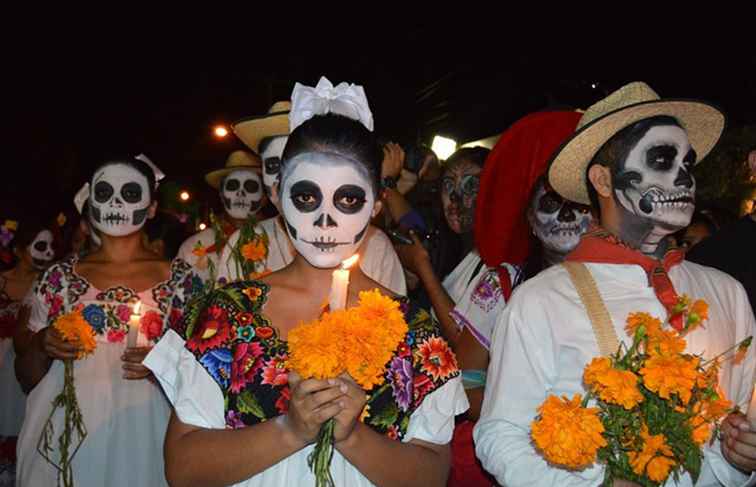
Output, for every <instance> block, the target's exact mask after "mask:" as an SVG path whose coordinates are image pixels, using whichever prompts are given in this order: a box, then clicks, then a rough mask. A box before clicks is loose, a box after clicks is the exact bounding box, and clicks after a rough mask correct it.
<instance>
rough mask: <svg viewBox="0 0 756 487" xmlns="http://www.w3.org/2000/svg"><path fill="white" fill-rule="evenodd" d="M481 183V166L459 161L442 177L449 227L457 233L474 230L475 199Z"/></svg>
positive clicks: (443, 197)
mask: <svg viewBox="0 0 756 487" xmlns="http://www.w3.org/2000/svg"><path fill="white" fill-rule="evenodd" d="M479 185H480V167H478V166H477V165H475V164H473V163H472V162H470V161H466V160H462V161H459V162H457V163H455V164H453V165H451V166H450V167H448V168H447V169H446V171H444V175H443V176H442V177H441V202H442V204H443V207H444V216H445V217H446V223H447V224H448V225H449V228H450V229H451V230H452V231H453V232H455V233H460V234H461V233H467V232H470V231H472V225H473V216H474V215H475V200H476V198H477V196H478V187H479Z"/></svg>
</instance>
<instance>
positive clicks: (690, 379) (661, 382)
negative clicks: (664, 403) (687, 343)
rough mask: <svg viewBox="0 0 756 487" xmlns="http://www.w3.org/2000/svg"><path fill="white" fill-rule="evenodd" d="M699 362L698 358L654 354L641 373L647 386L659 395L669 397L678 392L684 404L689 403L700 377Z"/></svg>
mask: <svg viewBox="0 0 756 487" xmlns="http://www.w3.org/2000/svg"><path fill="white" fill-rule="evenodd" d="M698 362H699V359H698V358H686V357H683V356H680V355H674V356H667V355H652V356H651V358H649V359H648V360H646V362H645V363H644V365H643V367H642V368H641V370H640V374H641V375H642V376H643V383H644V384H645V386H646V387H647V388H648V389H649V390H650V391H652V392H655V393H657V394H658V395H659V397H662V398H664V399H669V398H670V397H671V394H677V395H678V396H679V397H680V400H681V401H682V403H683V404H688V401H690V397H691V395H692V389H693V386H694V385H695V384H696V381H697V379H698V370H697V368H698Z"/></svg>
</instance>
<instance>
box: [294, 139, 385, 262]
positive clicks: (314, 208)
mask: <svg viewBox="0 0 756 487" xmlns="http://www.w3.org/2000/svg"><path fill="white" fill-rule="evenodd" d="M281 187H282V190H281V211H282V213H283V216H284V220H285V221H286V229H287V231H288V233H289V237H290V238H291V241H292V243H293V244H294V247H295V248H296V249H297V251H298V252H299V253H300V254H301V255H302V256H303V257H304V258H305V259H307V261H308V262H309V263H310V264H312V265H313V266H315V267H320V268H331V267H336V266H338V265H339V264H341V262H342V261H344V260H346V259H348V258H349V257H351V256H352V255H354V254H355V253H356V252H357V249H358V248H359V247H360V245H361V244H362V241H363V240H364V239H365V234H366V233H367V228H368V224H369V223H370V218H371V217H372V213H373V208H374V206H375V195H374V194H373V189H372V186H371V184H370V177H369V175H368V173H367V170H366V169H365V168H364V167H363V166H362V165H361V164H360V163H358V162H355V161H352V160H349V159H346V158H343V157H341V156H339V155H336V154H324V153H312V152H311V153H305V154H300V155H298V156H296V157H294V158H293V159H292V160H290V161H288V162H287V163H286V168H285V171H284V172H283V173H282V174H281Z"/></svg>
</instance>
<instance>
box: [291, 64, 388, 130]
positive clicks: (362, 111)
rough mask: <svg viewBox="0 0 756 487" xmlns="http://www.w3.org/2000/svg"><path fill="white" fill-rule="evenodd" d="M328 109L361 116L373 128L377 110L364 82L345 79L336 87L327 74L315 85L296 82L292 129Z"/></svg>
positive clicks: (364, 123) (362, 121)
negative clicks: (370, 104) (369, 101)
mask: <svg viewBox="0 0 756 487" xmlns="http://www.w3.org/2000/svg"><path fill="white" fill-rule="evenodd" d="M327 113H337V114H339V115H343V116H345V117H349V118H351V119H353V120H357V121H358V122H360V123H361V124H362V125H364V126H365V127H366V128H367V129H368V130H370V131H371V132H372V131H373V114H372V113H371V112H370V106H368V101H367V96H365V90H364V89H363V88H362V86H358V85H355V84H348V83H346V82H341V83H339V84H338V85H336V86H335V87H334V86H333V84H332V83H331V82H330V81H328V79H327V78H326V77H325V76H322V77H321V78H320V81H318V84H317V86H315V87H314V88H313V87H311V86H304V85H303V84H300V83H296V84H295V85H294V91H292V92H291V111H290V112H289V129H290V130H291V131H294V129H295V128H297V127H299V126H300V125H302V124H303V123H304V122H305V121H307V120H309V119H311V118H312V117H314V116H315V115H325V114H327Z"/></svg>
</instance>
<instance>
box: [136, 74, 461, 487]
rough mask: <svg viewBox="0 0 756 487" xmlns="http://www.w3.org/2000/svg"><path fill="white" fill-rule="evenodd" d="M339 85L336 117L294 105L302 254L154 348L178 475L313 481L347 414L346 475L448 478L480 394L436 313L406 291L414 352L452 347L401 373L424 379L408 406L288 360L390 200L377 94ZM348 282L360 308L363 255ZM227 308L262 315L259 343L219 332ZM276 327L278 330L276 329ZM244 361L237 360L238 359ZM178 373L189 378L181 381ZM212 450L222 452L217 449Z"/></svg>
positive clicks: (284, 181)
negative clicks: (318, 449) (463, 415)
mask: <svg viewBox="0 0 756 487" xmlns="http://www.w3.org/2000/svg"><path fill="white" fill-rule="evenodd" d="M326 81H327V80H326ZM328 84H329V85H330V83H328ZM297 86H299V85H297ZM319 86H320V84H319ZM294 94H295V95H296V94H297V88H296V87H295V91H294ZM327 94H329V95H330V96H328V97H325V96H324V99H325V100H327V101H326V102H324V103H323V105H325V106H324V107H321V109H320V110H319V111H317V112H316V113H321V112H325V113H326V114H325V115H313V114H312V113H310V114H309V117H312V118H309V117H308V116H301V115H299V116H297V117H292V125H293V126H294V127H295V128H294V130H293V131H292V133H291V136H290V138H289V141H288V143H287V146H286V149H285V151H284V157H283V165H282V171H281V179H280V186H281V191H280V195H281V202H280V208H281V212H282V216H283V219H284V222H285V224H286V229H287V232H288V233H289V236H290V237H291V241H292V244H293V245H294V247H295V249H296V254H295V257H294V260H293V261H292V263H291V264H289V265H288V266H287V267H285V268H284V269H282V270H279V271H277V272H274V273H272V274H269V275H268V276H265V277H263V278H262V279H261V281H246V282H244V281H240V282H236V283H233V284H230V285H228V286H226V288H225V289H221V290H218V291H217V293H216V294H215V295H214V297H213V298H211V300H210V302H209V303H208V304H207V307H205V308H204V309H206V310H207V312H208V313H211V314H213V316H217V317H218V319H220V321H218V320H216V319H215V318H211V317H210V315H208V319H205V318H201V319H200V320H199V321H198V322H197V323H196V324H195V325H194V327H193V329H192V330H191V331H190V332H189V335H188V336H187V335H186V333H187V331H186V330H181V329H177V330H175V331H169V332H168V334H166V336H165V338H164V339H163V340H162V341H161V343H160V344H159V345H158V346H157V347H156V348H155V349H154V350H153V352H152V353H151V354H150V355H149V356H148V357H147V361H146V363H147V365H148V366H149V367H151V368H152V369H153V370H155V371H156V375H157V377H158V379H159V380H161V383H163V386H164V389H165V391H166V394H167V395H168V397H169V398H171V399H172V400H173V401H174V405H175V417H174V419H173V420H172V422H171V426H170V427H169V429H168V432H167V435H166V442H165V448H166V452H167V453H168V454H167V455H166V459H167V464H166V474H167V476H168V479H169V480H170V482H171V484H172V485H198V484H203V483H209V482H210V481H211V480H212V482H214V483H215V484H217V485H221V484H223V485H230V484H234V485H239V486H245V487H251V486H276V485H281V486H283V485H314V483H315V477H314V476H313V474H312V472H311V471H310V469H309V467H308V465H307V457H308V455H309V454H310V452H311V451H312V449H313V447H314V444H313V441H314V439H315V435H316V434H317V431H318V429H319V427H320V424H322V423H323V422H324V421H325V420H327V419H328V418H331V417H333V418H334V419H335V421H336V422H335V424H336V426H335V430H334V440H335V443H334V447H335V448H334V453H333V457H332V460H331V465H330V472H331V474H332V476H333V480H334V483H335V485H337V486H350V487H352V486H354V487H360V486H368V485H401V484H403V485H435V486H441V485H444V483H445V480H446V472H447V468H448V460H447V456H448V452H447V449H448V446H447V443H448V442H449V440H450V438H451V433H452V425H453V420H452V419H453V417H454V415H455V414H457V413H459V412H461V411H463V410H464V409H465V408H466V406H467V400H466V398H465V397H464V393H463V392H462V388H461V384H460V381H459V376H458V372H457V371H456V367H452V364H451V362H450V361H449V356H448V353H447V354H443V353H442V352H441V351H442V350H447V351H448V346H446V344H445V342H443V340H442V339H441V338H440V337H438V336H437V335H436V334H435V333H431V334H430V335H428V334H426V332H428V333H430V330H433V329H434V326H433V325H432V323H430V322H429V321H428V320H429V318H428V314H427V312H423V313H421V314H419V310H418V308H417V307H416V306H412V305H411V304H410V303H409V302H406V301H404V303H405V308H403V309H406V311H405V317H406V319H407V320H408V322H411V323H415V325H414V327H413V330H415V331H414V332H413V333H414V334H413V337H414V338H413V339H412V340H411V341H412V343H411V344H407V345H406V346H407V347H408V348H407V350H408V353H409V354H410V355H409V357H411V356H415V355H414V354H419V351H415V350H417V349H418V347H419V346H422V344H426V346H428V345H429V344H430V342H428V340H429V339H430V338H429V337H430V336H434V338H433V340H434V342H433V343H436V344H437V347H438V350H439V352H440V353H442V355H439V356H437V357H436V358H435V359H433V360H437V362H436V363H437V364H438V366H440V367H442V368H443V369H444V370H443V371H441V372H439V373H438V374H437V375H436V376H435V378H431V377H430V376H426V377H425V379H428V380H424V379H423V377H421V376H420V375H418V372H419V371H418V372H415V371H413V368H414V367H415V366H413V365H410V362H407V367H408V368H404V369H403V372H401V373H399V371H397V374H399V375H401V374H407V377H408V378H410V377H414V379H413V382H414V383H416V384H418V386H417V388H416V389H414V393H413V394H414V400H413V401H412V402H413V404H409V403H408V402H405V401H404V400H401V401H400V402H401V404H396V401H397V399H396V397H394V395H393V393H388V391H389V389H384V391H385V392H386V393H387V394H386V395H385V396H383V397H384V400H385V401H386V402H385V403H381V402H379V401H371V402H370V408H367V409H366V408H365V407H364V406H365V404H366V400H367V399H369V398H374V397H377V396H375V394H377V389H374V390H371V391H369V392H368V393H367V397H366V393H365V391H363V390H362V389H360V388H359V387H358V386H356V385H355V384H354V383H353V382H352V381H351V379H350V378H349V377H348V376H346V375H342V376H340V377H337V378H331V379H328V380H316V379H307V380H302V379H301V378H300V377H298V376H297V375H296V374H295V373H293V372H289V373H288V376H287V374H286V373H285V372H284V371H282V370H281V369H280V366H279V365H276V364H279V363H281V361H282V360H285V357H286V353H287V352H286V350H287V348H286V347H287V345H286V335H287V333H288V332H289V331H290V330H291V329H292V328H293V327H294V326H296V325H297V324H298V323H300V322H303V321H305V322H306V321H310V320H312V319H314V318H317V317H318V316H319V315H320V314H321V312H322V303H323V302H324V300H326V299H327V297H328V295H329V288H330V283H331V280H332V272H333V268H334V267H336V266H338V265H339V264H340V263H341V262H342V261H343V260H344V259H346V258H348V257H350V256H351V255H353V254H354V253H355V252H360V253H361V245H362V244H363V243H364V241H365V238H366V231H367V230H366V229H367V228H368V225H369V222H370V219H371V217H373V216H374V215H376V214H377V212H378V211H380V203H379V202H378V201H377V195H378V193H379V182H378V174H380V163H381V160H382V155H381V151H380V149H379V147H378V145H377V144H376V143H375V139H374V137H373V135H372V134H371V132H370V130H369V129H371V128H372V115H370V112H369V110H367V102H366V99H365V96H364V93H363V92H362V89H361V87H357V86H354V85H347V84H346V83H342V84H341V85H338V86H337V87H330V88H328V93H327ZM345 95H348V96H349V97H350V98H351V100H348V101H347V102H345V103H349V104H352V103H355V104H359V106H355V107H353V108H354V111H351V110H349V111H348V112H349V113H350V115H351V116H350V117H347V116H343V115H337V114H334V113H332V112H333V111H334V110H332V109H331V108H332V104H331V102H332V101H333V100H339V101H342V102H343V100H344V98H345ZM297 100H298V98H297V96H294V97H293V107H294V108H293V110H292V114H297V113H298V112H297V110H296V107H297V106H298V105H297ZM341 108H342V109H343V108H344V107H341ZM350 108H351V107H350ZM342 112H343V111H341V110H340V113H342ZM355 112H357V113H355ZM354 119H357V120H354ZM349 281H350V282H349V291H348V299H347V306H353V305H355V304H356V302H357V297H358V293H359V292H360V291H362V290H366V289H373V288H376V287H379V286H378V285H377V284H376V283H375V282H374V281H372V280H370V279H369V278H368V277H367V276H366V275H365V274H364V273H363V272H362V271H361V270H360V269H359V268H358V267H356V266H355V267H353V268H352V270H351V272H350V278H349ZM237 291H238V292H239V293H240V295H241V296H247V297H250V300H249V301H248V302H247V303H248V304H246V305H244V306H241V305H240V303H238V302H237V303H236V304H231V303H228V302H226V304H223V303H222V301H223V299H224V298H223V297H222V296H223V293H228V292H237ZM382 291H383V293H388V291H386V290H385V289H384V290H382ZM388 294H390V293H388ZM229 304H230V306H229ZM203 313H204V311H203ZM413 317H414V318H413ZM225 320H233V321H235V322H237V321H238V322H240V323H241V322H244V323H250V324H251V327H252V328H253V330H254V334H253V333H248V334H247V336H248V337H249V340H248V341H238V340H219V339H212V338H211V337H210V335H211V333H212V332H211V331H210V330H211V329H216V327H217V331H218V333H216V334H215V335H218V336H222V335H225V334H226V331H225V330H226V325H225V324H224V321H225ZM239 320H241V321H239ZM418 320H419V321H418ZM214 323H215V324H214ZM420 323H422V325H421V324H420ZM419 326H424V327H426V328H423V329H424V330H426V332H423V331H421V328H420V327H419ZM274 327H275V328H274ZM182 334H183V336H182ZM272 334H274V335H275V340H270V338H271V336H272ZM408 336H409V335H408ZM245 340H246V339H245ZM272 347H274V348H272ZM402 347H403V346H402ZM402 347H400V348H402ZM250 354H251V355H250ZM226 355H227V356H228V357H236V358H232V359H231V360H232V362H233V363H234V364H235V363H236V362H237V361H241V362H240V363H242V362H243V363H247V364H249V366H244V365H243V367H245V370H247V369H249V370H250V372H249V373H247V372H241V375H239V374H236V373H235V372H232V377H233V378H232V380H231V381H227V380H225V379H224V375H223V374H224V373H223V372H221V369H222V367H223V365H222V364H221V363H220V362H217V361H216V360H214V359H213V358H212V357H223V356H226ZM417 356H419V355H417ZM254 357H256V358H254ZM257 362H259V365H260V366H259V367H258V365H256V364H257ZM417 366H419V364H417ZM231 367H232V369H233V370H236V365H232V366H231ZM399 375H397V377H399ZM171 376H173V377H175V378H176V379H178V380H177V381H175V382H171V381H172V379H171ZM402 377H404V376H403V375H402ZM402 380H404V379H402ZM172 384H175V385H172ZM396 385H397V387H398V383H397V384H396ZM389 396H390V397H389ZM240 398H241V400H242V401H243V402H244V403H245V404H250V402H249V401H252V402H254V403H255V404H259V405H260V409H259V410H258V411H257V412H256V413H255V414H248V412H245V411H249V410H248V409H247V408H245V407H243V406H242V407H239V405H241V404H242V403H241V402H238V400H239V399H240ZM407 400H409V396H408V397H407ZM198 401H199V402H198ZM387 405H388V406H387ZM363 410H364V414H363V415H362V416H363V417H362V420H361V421H359V420H358V418H359V417H360V416H361V413H363ZM391 411H393V413H392V412H391ZM380 418H383V419H382V420H381V419H380ZM392 418H393V419H392ZM377 421H378V422H380V421H384V425H383V426H380V425H378V422H377ZM386 421H389V422H391V424H390V425H386V424H385V422H386ZM210 450H212V452H213V454H212V455H211V456H208V455H207V453H208V451H210ZM239 451H244V452H245V454H244V455H238V454H237V453H238V452H239ZM235 452H236V453H235ZM201 458H202V459H203V460H202V461H199V460H200V459H201ZM388 465H391V468H386V467H387V466H388Z"/></svg>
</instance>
